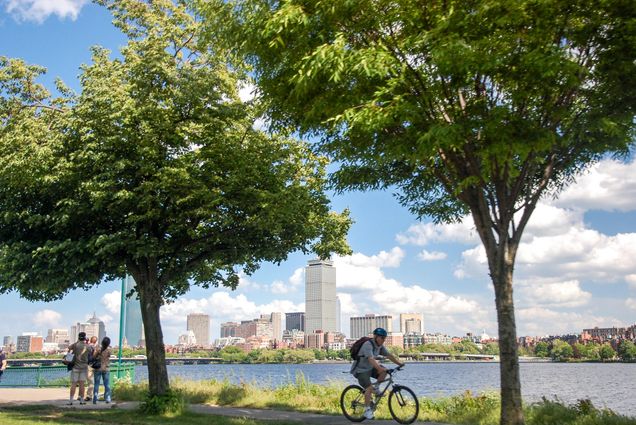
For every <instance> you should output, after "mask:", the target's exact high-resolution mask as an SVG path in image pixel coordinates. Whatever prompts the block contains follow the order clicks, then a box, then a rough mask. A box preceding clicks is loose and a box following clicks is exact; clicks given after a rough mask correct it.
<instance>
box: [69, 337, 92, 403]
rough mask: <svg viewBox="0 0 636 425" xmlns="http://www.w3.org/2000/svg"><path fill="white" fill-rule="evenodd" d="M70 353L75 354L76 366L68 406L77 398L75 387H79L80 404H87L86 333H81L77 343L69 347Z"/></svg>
mask: <svg viewBox="0 0 636 425" xmlns="http://www.w3.org/2000/svg"><path fill="white" fill-rule="evenodd" d="M68 351H69V352H72V353H73V354H74V358H73V359H74V364H73V369H72V370H71V394H70V399H69V402H68V403H67V404H68V405H72V404H73V399H74V398H75V387H77V386H79V400H80V404H86V401H84V384H85V383H86V376H87V374H88V351H89V350H88V344H86V332H80V333H79V334H78V335H77V342H76V343H74V344H71V345H70V346H69V347H68Z"/></svg>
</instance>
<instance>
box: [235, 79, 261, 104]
mask: <svg viewBox="0 0 636 425" xmlns="http://www.w3.org/2000/svg"><path fill="white" fill-rule="evenodd" d="M256 90H257V87H256V86H255V85H254V84H252V83H251V82H248V81H243V82H242V84H241V85H240V86H239V98H240V99H241V102H249V101H251V100H253V99H254V98H255V97H256Z"/></svg>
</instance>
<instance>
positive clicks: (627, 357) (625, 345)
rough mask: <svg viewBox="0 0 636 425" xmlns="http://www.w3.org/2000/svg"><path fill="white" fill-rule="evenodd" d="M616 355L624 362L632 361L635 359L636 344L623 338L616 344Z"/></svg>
mask: <svg viewBox="0 0 636 425" xmlns="http://www.w3.org/2000/svg"><path fill="white" fill-rule="evenodd" d="M618 355H619V357H620V358H621V360H622V361H624V362H633V361H635V360H636V344H634V343H633V342H632V341H629V340H627V339H624V340H622V341H621V343H620V344H619V345H618Z"/></svg>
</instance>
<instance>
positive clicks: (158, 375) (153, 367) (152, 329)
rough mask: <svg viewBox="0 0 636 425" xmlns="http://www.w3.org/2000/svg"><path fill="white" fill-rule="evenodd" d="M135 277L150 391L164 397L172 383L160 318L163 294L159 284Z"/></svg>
mask: <svg viewBox="0 0 636 425" xmlns="http://www.w3.org/2000/svg"><path fill="white" fill-rule="evenodd" d="M133 277H134V278H135V281H136V282H137V291H138V292H139V302H140V303H141V318H142V321H143V324H144V335H145V338H146V356H147V357H148V360H147V363H148V389H149V391H150V394H151V395H163V394H165V393H166V392H167V391H168V390H169V389H170V382H169V380H168V369H167V367H166V348H165V345H164V343H163V331H162V330H161V321H160V318H159V309H160V308H161V305H162V299H161V293H160V291H159V290H158V289H157V288H158V282H156V281H155V282H153V281H151V279H144V277H143V276H135V274H134V273H133ZM138 279H139V280H138Z"/></svg>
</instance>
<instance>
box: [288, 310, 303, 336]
mask: <svg viewBox="0 0 636 425" xmlns="http://www.w3.org/2000/svg"><path fill="white" fill-rule="evenodd" d="M294 329H296V330H299V331H303V332H305V312H304V311H297V312H294V313H285V330H288V331H292V330H294Z"/></svg>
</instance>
